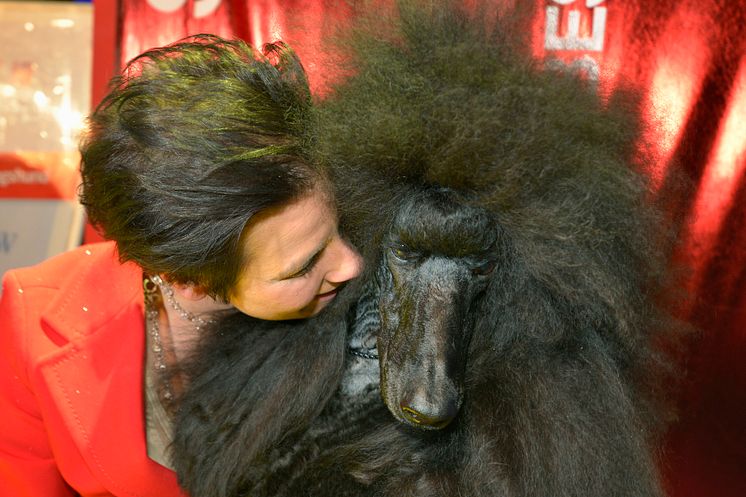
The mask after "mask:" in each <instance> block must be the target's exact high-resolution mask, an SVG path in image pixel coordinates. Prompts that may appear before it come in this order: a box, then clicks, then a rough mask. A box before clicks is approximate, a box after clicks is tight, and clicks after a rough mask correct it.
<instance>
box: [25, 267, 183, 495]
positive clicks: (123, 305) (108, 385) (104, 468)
mask: <svg viewBox="0 0 746 497" xmlns="http://www.w3.org/2000/svg"><path fill="white" fill-rule="evenodd" d="M92 259H95V258H92ZM113 260H116V258H115V257H114V258H113ZM99 266H100V264H95V265H91V270H89V271H81V272H80V273H81V276H80V278H77V279H75V280H71V282H70V283H71V284H70V285H69V290H68V291H61V292H60V295H59V299H57V301H55V302H52V303H51V305H50V312H48V313H46V315H45V317H44V318H43V322H45V323H46V324H47V326H48V327H49V328H51V329H53V330H56V331H57V332H58V333H59V334H60V335H62V336H64V337H66V338H67V339H69V343H67V344H66V345H65V346H64V347H63V348H62V349H61V353H59V354H55V355H54V356H52V357H49V358H47V359H46V360H45V361H43V363H41V364H40V367H39V375H40V377H39V381H40V383H41V384H42V385H47V386H48V393H49V396H50V399H49V400H50V401H51V403H52V404H53V405H54V406H56V409H58V410H59V412H60V415H61V417H62V419H63V420H64V423H65V424H66V426H67V429H68V430H69V432H70V434H71V436H72V438H73V440H74V441H75V443H76V445H77V447H78V448H79V450H80V452H81V454H82V456H83V458H84V459H85V460H86V462H87V464H88V465H89V467H90V469H91V471H92V472H94V473H95V474H96V476H97V477H98V479H99V481H100V482H101V483H102V484H103V485H104V486H105V487H106V488H107V489H108V490H109V491H110V492H111V493H113V494H116V495H122V496H125V495H131V496H133V497H149V496H152V497H164V496H167V495H174V492H175V489H176V488H177V486H176V477H175V474H174V472H173V471H171V470H168V469H166V468H164V467H163V466H161V465H159V464H158V463H156V462H154V461H152V460H151V459H149V458H148V457H147V452H146V441H145V425H144V414H143V413H144V409H143V398H144V396H143V384H144V382H143V357H144V354H143V350H144V349H143V348H144V346H145V344H144V342H145V340H144V336H145V331H144V329H143V319H142V316H143V300H142V291H141V288H142V286H141V285H142V283H141V281H142V273H141V270H140V269H139V268H138V267H137V266H135V265H133V264H126V265H124V266H122V265H119V264H118V263H117V264H116V265H114V264H112V267H111V268H110V270H109V271H108V272H107V273H104V274H102V273H101V272H100V270H96V271H95V272H94V270H93V268H94V267H99ZM102 281H103V282H104V284H102ZM92 289H93V290H92ZM124 454H126V456H124Z"/></svg>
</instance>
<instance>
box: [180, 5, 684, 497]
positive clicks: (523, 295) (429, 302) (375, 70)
mask: <svg viewBox="0 0 746 497" xmlns="http://www.w3.org/2000/svg"><path fill="white" fill-rule="evenodd" d="M456 3H457V2H445V1H444V2H418V1H413V2H397V8H396V9H393V10H395V12H392V13H390V14H387V13H386V12H388V11H384V10H378V11H377V12H376V13H375V15H374V16H372V17H368V18H364V17H360V18H358V19H357V21H356V23H355V28H354V30H353V33H352V35H350V36H349V37H346V38H344V45H342V46H343V48H350V49H351V50H349V51H347V52H345V53H343V57H342V58H341V59H342V60H345V61H346V63H348V64H350V66H349V67H347V68H345V71H346V72H347V73H348V74H349V77H348V78H346V79H345V81H344V82H343V83H340V84H339V85H338V86H337V87H336V88H334V90H333V91H332V92H331V94H330V95H328V96H327V97H326V98H325V100H324V101H323V102H320V103H319V105H318V110H317V113H316V114H315V116H314V121H313V125H312V126H310V127H309V129H311V130H312V133H310V136H309V140H308V150H309V152H308V153H309V160H315V161H318V162H319V163H321V164H324V165H326V166H327V168H328V171H329V174H330V176H331V177H332V179H333V180H334V183H335V185H336V187H337V189H338V191H337V196H338V198H339V199H340V203H341V206H340V214H341V216H342V224H343V226H344V227H345V228H346V230H347V232H348V233H349V235H350V237H351V238H352V240H353V242H354V243H355V244H356V245H357V246H358V247H361V249H362V250H363V252H364V256H365V258H366V261H367V269H366V273H365V274H364V275H363V277H361V278H360V279H359V280H358V281H357V282H355V283H353V284H351V285H350V286H349V287H348V288H346V289H345V291H344V292H341V293H340V295H339V296H338V297H337V299H336V301H335V302H334V304H333V305H332V306H331V307H330V308H329V309H327V310H325V311H324V312H323V313H322V314H321V315H319V316H317V317H316V318H314V319H311V320H308V321H305V322H285V323H261V322H258V321H255V320H252V319H251V318H248V317H246V316H242V315H236V316H231V317H229V318H227V319H225V320H223V321H222V322H221V323H220V324H219V326H218V328H217V329H216V331H215V332H214V333H212V334H211V335H210V336H209V337H208V338H207V339H206V343H205V346H204V347H202V348H201V352H200V353H199V355H198V357H196V358H195V361H194V364H192V366H191V370H190V371H189V374H190V377H191V383H190V388H189V390H188V391H187V392H186V394H185V395H184V397H183V398H182V399H181V400H180V408H179V412H178V415H177V419H176V425H175V438H174V447H173V458H174V463H175V465H176V469H177V472H178V475H179V478H180V482H181V483H182V485H183V486H184V487H185V488H186V489H187V490H188V491H189V492H190V494H191V495H192V496H193V497H213V496H214V497H227V496H232V497H238V496H252V497H262V496H304V495H307V496H340V495H349V496H353V495H354V496H358V495H371V496H373V495H375V496H379V495H380V496H423V497H424V496H428V497H431V496H453V497H455V496H521V497H529V496H538V497H560V496H588V497H591V496H592V497H598V496H613V497H643V496H644V497H653V496H660V495H661V494H662V491H661V489H660V482H659V480H658V475H657V468H656V453H655V442H656V434H657V433H658V430H659V428H660V426H661V421H662V417H663V415H662V414H661V413H662V410H661V407H660V406H659V405H658V402H657V400H658V397H659V395H660V390H659V388H658V383H656V378H658V377H659V374H660V373H661V372H662V371H663V370H664V369H665V367H666V361H665V360H664V358H663V355H662V354H661V353H660V352H659V349H660V347H659V346H660V342H661V341H662V339H663V338H664V337H666V336H667V331H668V326H669V322H668V321H667V318H666V317H665V315H664V314H663V313H662V312H661V311H660V308H659V306H657V305H656V299H657V297H658V293H659V291H660V289H661V285H662V284H663V276H664V271H663V268H664V266H665V264H664V262H665V260H666V256H667V252H666V250H667V248H666V243H667V240H669V239H670V237H669V236H668V233H667V232H666V229H665V228H664V226H665V224H664V222H663V217H662V216H660V215H658V214H657V211H656V209H654V208H653V207H652V206H651V199H650V197H651V195H650V192H649V191H648V188H647V185H646V182H645V179H644V178H645V176H644V172H645V162H644V155H643V154H642V150H641V149H640V148H635V147H634V146H633V144H635V143H640V142H639V134H638V132H639V130H638V129H637V125H636V120H635V118H634V116H635V113H634V110H635V106H634V99H633V98H631V97H630V95H631V94H630V93H627V92H621V91H620V92H618V94H616V95H613V96H610V97H608V98H607V99H600V98H599V97H598V96H597V95H596V94H595V93H594V91H593V89H592V88H590V87H589V85H587V84H586V83H584V82H583V81H582V80H581V79H578V78H576V77H574V76H573V75H570V74H565V73H560V72H556V71H550V70H545V69H543V68H542V67H540V66H539V65H537V63H535V62H533V61H532V60H531V58H530V57H529V56H528V55H527V54H526V53H525V50H526V46H525V44H523V42H522V38H521V37H520V36H518V35H517V34H516V33H519V32H522V30H523V28H525V25H524V24H523V21H524V19H525V17H523V16H522V12H521V11H520V9H516V10H515V11H510V10H504V11H502V12H500V13H499V15H496V16H495V15H493V16H490V15H488V14H489V10H484V8H483V7H480V5H476V6H474V5H473V3H470V5H471V8H470V9H467V8H461V7H458V6H456V5H455V4H456ZM381 9H383V7H381ZM388 15H390V17H387V16H388ZM366 19H367V21H366ZM524 31H525V30H524Z"/></svg>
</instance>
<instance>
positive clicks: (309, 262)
mask: <svg viewBox="0 0 746 497" xmlns="http://www.w3.org/2000/svg"><path fill="white" fill-rule="evenodd" d="M331 241H332V239H331V237H329V238H327V239H326V240H324V241H323V242H321V243H320V244H319V246H318V247H316V249H315V250H314V251H313V253H311V255H309V256H308V257H306V258H305V259H304V260H303V262H301V263H299V264H294V265H293V266H292V267H291V268H290V269H287V270H285V271H283V272H282V274H281V275H280V276H278V277H277V278H275V279H276V280H277V281H282V280H289V279H291V278H294V277H295V276H297V275H298V274H300V273H302V272H304V271H306V270H308V269H309V268H311V267H313V265H314V264H316V263H317V262H318V260H319V259H320V258H321V254H322V253H323V252H324V249H326V247H327V245H329V243H330V242H331Z"/></svg>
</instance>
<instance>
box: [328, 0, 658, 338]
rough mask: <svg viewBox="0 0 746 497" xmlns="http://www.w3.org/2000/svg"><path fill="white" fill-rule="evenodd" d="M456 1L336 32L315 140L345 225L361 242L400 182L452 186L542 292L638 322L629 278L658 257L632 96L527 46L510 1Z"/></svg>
mask: <svg viewBox="0 0 746 497" xmlns="http://www.w3.org/2000/svg"><path fill="white" fill-rule="evenodd" d="M461 4H462V2H453V1H444V2H424V1H416V0H413V1H399V2H396V7H397V8H396V9H375V12H374V14H372V15H369V16H368V17H363V18H362V19H358V20H356V22H355V24H354V28H353V29H352V30H350V31H349V32H348V33H347V34H346V35H345V36H342V37H340V38H339V40H340V42H341V43H339V48H338V49H339V50H340V51H342V53H343V54H344V57H345V60H346V63H348V64H349V66H345V67H343V69H344V71H345V72H347V73H348V74H351V76H350V77H348V78H347V79H345V80H344V81H343V82H341V83H339V84H338V85H337V86H336V87H335V88H333V91H332V92H331V94H330V95H329V96H328V97H327V98H326V99H325V100H324V101H323V102H321V104H320V106H319V109H318V116H317V117H318V128H317V136H316V141H315V143H316V150H315V154H316V157H317V159H318V160H319V161H320V162H322V163H324V164H326V165H327V166H328V168H329V170H330V171H331V174H332V176H333V177H334V178H335V179H336V183H337V185H338V191H339V193H338V196H339V200H340V202H341V204H342V208H341V211H342V213H343V222H344V224H345V225H346V227H347V229H348V230H349V231H350V232H351V234H352V237H353V238H354V241H355V242H356V243H357V244H358V245H359V246H361V247H366V246H367V247H370V248H371V250H374V251H375V250H378V248H379V247H378V245H379V243H378V242H379V241H380V235H381V231H382V230H381V227H382V226H386V225H387V223H386V221H387V219H390V216H391V212H390V209H389V206H390V207H391V208H394V206H396V205H397V204H398V203H397V202H396V199H397V198H398V197H399V196H401V195H408V194H409V192H411V191H413V189H418V188H423V187H427V186H429V185H437V186H442V187H448V188H452V189H456V190H459V191H462V192H467V193H469V194H470V195H471V196H472V198H474V199H475V201H476V202H477V203H478V204H479V205H481V206H483V207H486V208H487V209H488V210H490V211H491V212H492V213H493V214H494V215H495V217H496V219H497V220H498V222H499V223H500V224H501V225H502V226H503V227H504V228H505V229H506V230H507V231H508V233H509V235H510V238H511V239H512V240H513V243H514V246H515V249H516V251H517V252H518V253H519V254H520V256H521V258H522V259H523V260H524V262H525V264H526V267H527V269H528V270H529V271H530V272H531V273H533V275H534V276H535V277H536V278H537V279H538V280H539V281H541V282H543V283H544V284H546V285H548V286H549V287H550V289H551V291H553V292H557V293H558V294H559V295H561V296H562V297H563V298H566V299H569V300H570V301H573V302H576V303H579V304H580V305H585V304H587V305H591V306H594V305H595V304H598V303H599V302H603V303H604V304H602V305H605V306H608V308H607V309H605V312H608V311H611V313H612V314H615V315H616V319H617V320H618V324H620V325H621V327H622V328H623V329H624V328H629V327H636V326H638V325H640V324H641V323H640V322H639V319H640V309H641V307H640V306H641V305H642V297H641V296H640V293H639V292H640V288H641V287H644V286H645V285H644V284H643V281H644V280H647V279H648V277H650V276H652V277H653V279H655V276H656V275H657V274H659V273H658V270H657V268H658V267H660V265H661V264H662V261H661V259H660V258H659V257H658V255H659V253H658V252H657V247H656V246H655V243H654V239H653V237H649V236H647V235H648V234H649V233H650V228H651V226H652V225H653V223H655V214H654V211H652V210H649V209H648V205H647V204H648V197H649V195H648V186H647V183H646V180H645V177H644V176H643V175H642V174H640V172H641V170H642V169H643V168H644V162H643V161H642V160H640V157H638V156H637V152H636V149H635V143H637V139H638V137H639V136H640V133H639V129H638V122H637V120H636V105H635V99H634V98H632V97H631V96H630V94H629V93H622V92H619V93H618V94H616V95H614V96H612V97H611V98H610V99H608V100H607V101H603V100H602V99H600V98H599V97H598V95H597V94H596V93H595V90H594V87H593V85H592V84H589V83H588V82H587V81H584V80H582V79H581V78H580V77H577V76H575V75H573V74H570V73H568V72H562V71H557V70H552V69H545V68H544V67H543V64H541V63H540V62H537V61H536V60H534V59H533V58H532V57H531V55H530V53H529V51H528V49H529V47H530V43H529V41H528V37H529V34H530V27H529V26H528V23H527V22H526V20H527V19H528V18H529V17H530V16H529V15H528V14H527V13H526V12H525V10H521V9H525V7H521V9H519V8H517V7H516V8H515V9H513V10H511V9H504V10H502V11H500V12H498V13H496V14H494V15H491V16H490V15H489V14H490V10H489V9H488V8H487V6H486V5H485V4H484V3H477V5H471V6H470V7H468V8H464V7H462V6H461ZM494 9H495V7H493V10H494ZM371 219H376V220H380V222H375V223H371V222H370V220H371ZM370 256H371V258H374V257H375V255H374V254H370ZM642 307H645V306H642ZM635 309H637V310H635ZM599 312H601V314H604V313H605V312H604V311H600V310H599Z"/></svg>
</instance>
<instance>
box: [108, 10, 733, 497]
mask: <svg viewBox="0 0 746 497" xmlns="http://www.w3.org/2000/svg"><path fill="white" fill-rule="evenodd" d="M500 1H502V0H495V5H496V8H497V5H498V3H499V2H500ZM524 1H526V2H529V0H524ZM530 1H531V2H533V5H534V8H535V13H534V18H533V19H534V23H533V26H532V33H533V37H532V38H533V43H534V47H533V48H534V52H535V53H536V55H537V56H539V57H547V58H554V59H558V60H560V61H562V63H564V64H565V65H570V66H574V67H577V68H578V69H580V70H583V71H585V72H586V73H587V74H588V75H589V76H590V77H591V78H593V79H595V80H597V81H598V88H599V91H600V92H601V93H602V94H610V93H612V92H613V90H614V88H615V87H617V85H619V84H620V83H625V84H630V83H631V84H633V85H636V86H638V87H639V88H641V89H642V91H643V92H644V94H645V97H646V104H647V116H646V118H647V119H648V120H650V122H651V123H653V124H655V126H654V127H653V129H655V130H656V131H655V133H656V136H654V137H653V138H654V140H655V143H656V144H657V147H658V150H657V152H658V154H659V157H660V162H659V164H658V165H659V167H658V169H657V173H656V174H655V177H654V178H653V179H654V181H655V184H656V185H657V186H658V187H660V188H665V187H666V186H667V182H668V180H669V179H668V177H667V174H666V173H667V168H666V166H667V164H668V163H669V162H670V161H671V160H672V159H675V160H678V161H680V162H681V163H682V164H683V165H684V167H685V169H686V172H687V174H688V175H689V176H690V177H691V178H692V180H693V181H692V187H691V189H690V191H686V192H682V193H681V195H680V198H679V199H678V201H679V206H680V209H681V211H682V212H683V213H684V215H683V216H682V222H683V223H684V226H685V228H684V230H683V233H682V241H683V247H684V249H683V250H682V253H681V256H682V257H683V258H684V259H685V260H686V262H688V263H689V265H690V266H691V268H692V274H691V275H690V276H689V277H688V278H687V281H686V282H685V284H686V285H687V286H688V289H689V290H690V292H691V294H692V295H693V296H694V299H693V300H692V304H691V305H690V307H689V308H688V309H686V310H685V313H686V314H687V315H688V316H689V317H690V318H691V320H692V321H693V322H694V324H695V325H696V326H697V327H698V328H699V329H700V330H701V334H700V335H699V337H698V338H697V339H696V341H695V342H694V343H693V344H692V347H691V349H690V350H689V353H688V358H687V374H688V379H687V383H686V385H687V386H686V389H685V392H684V393H683V395H681V398H680V405H681V419H680V421H679V422H678V423H676V424H675V425H674V427H673V430H672V432H671V435H670V437H669V439H668V444H667V447H666V452H665V454H664V465H665V472H666V474H667V476H668V487H669V493H670V495H672V496H676V497H689V496H698V497H702V496H708V497H709V496H719V497H731V496H732V497H736V496H738V497H743V496H744V495H746V270H745V269H744V268H745V267H746V266H745V264H744V263H746V171H745V169H746V34H744V30H746V0H648V1H643V0H530ZM337 3H340V2H333V1H310V0H306V1H302V0H119V3H118V4H116V3H114V4H115V5H117V6H118V8H119V12H118V15H117V16H116V23H117V26H116V33H118V40H117V43H116V46H115V47H104V49H105V50H107V52H108V53H116V54H117V55H116V56H115V60H117V62H118V63H119V64H121V63H122V62H123V61H126V60H128V59H129V58H131V57H133V56H135V55H137V54H138V53H140V52H141V51H143V50H145V49H147V48H150V47H152V46H157V45H163V44H166V43H169V42H172V41H174V40H176V39H178V38H181V37H183V36H186V35H189V34H195V33H200V32H212V33H216V34H220V35H223V36H236V37H240V38H243V39H245V40H247V41H250V42H251V43H253V44H254V45H255V46H261V44H263V43H265V42H268V41H272V40H275V39H284V40H285V41H288V42H289V43H291V44H292V45H293V46H294V47H295V49H296V50H297V51H298V52H299V54H300V56H301V58H302V60H303V61H304V63H305V65H306V68H307V69H308V72H309V77H310V80H311V83H312V86H313V87H314V89H315V90H317V91H319V90H320V89H323V85H324V82H325V79H324V76H325V73H324V72H323V61H321V60H320V59H319V50H318V48H319V44H320V43H321V42H322V41H323V38H324V36H325V34H326V33H328V32H329V30H330V29H331V28H330V26H331V25H332V24H333V23H335V22H337V21H339V20H343V19H345V18H346V16H347V15H348V13H347V12H345V10H344V9H342V8H341V7H339V6H335V4H337ZM112 4H113V3H112V2H106V1H104V0H102V1H101V2H99V5H101V9H100V10H101V11H102V12H105V13H106V15H108V16H109V18H111V12H112V11H113V9H112V7H111V6H112ZM100 22H104V23H106V22H109V21H108V19H107V18H102V20H101V21H97V23H99V24H97V29H99V30H100ZM111 27H112V26H109V28H111ZM113 48H114V49H116V52H112V49H113ZM101 57H102V55H101V54H99V55H98V60H101ZM103 57H104V60H106V57H107V55H106V54H103ZM104 69H106V68H104ZM105 72H106V71H105ZM96 96H97V94H96V93H94V98H96ZM98 96H99V97H100V93H99V94H98Z"/></svg>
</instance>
